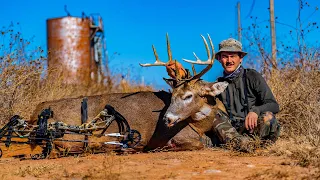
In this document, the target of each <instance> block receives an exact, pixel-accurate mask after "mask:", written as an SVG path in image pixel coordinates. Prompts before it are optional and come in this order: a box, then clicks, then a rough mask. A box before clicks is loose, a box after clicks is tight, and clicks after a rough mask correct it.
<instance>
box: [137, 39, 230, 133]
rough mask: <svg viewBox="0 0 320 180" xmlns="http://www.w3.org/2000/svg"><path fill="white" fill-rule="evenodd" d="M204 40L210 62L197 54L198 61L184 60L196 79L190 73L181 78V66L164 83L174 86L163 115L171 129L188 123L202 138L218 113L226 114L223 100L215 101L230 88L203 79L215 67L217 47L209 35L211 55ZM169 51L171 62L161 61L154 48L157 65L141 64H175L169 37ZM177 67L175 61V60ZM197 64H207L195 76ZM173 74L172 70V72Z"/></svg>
mask: <svg viewBox="0 0 320 180" xmlns="http://www.w3.org/2000/svg"><path fill="white" fill-rule="evenodd" d="M201 37H202V39H203V41H204V44H205V47H206V52H207V56H208V59H207V60H206V61H201V60H200V59H199V58H198V56H197V55H196V54H195V53H193V54H194V56H195V58H196V61H191V60H187V59H183V60H184V61H186V62H188V63H191V64H192V70H193V76H190V73H188V72H187V73H186V74H183V75H184V76H182V75H181V72H186V71H185V70H183V71H181V66H179V67H180V68H179V67H178V66H176V73H175V74H176V76H171V77H173V78H172V79H165V78H164V80H165V81H166V82H167V83H168V84H169V85H170V86H171V87H172V89H173V92H172V97H171V103H170V105H169V107H168V109H167V111H166V113H165V115H164V121H165V124H166V125H167V126H168V127H169V128H170V127H174V126H175V125H177V124H178V123H179V122H182V121H184V120H188V122H189V123H190V126H192V128H193V129H194V130H195V131H197V133H198V134H199V135H200V136H202V135H203V134H204V133H205V132H208V131H210V130H212V124H213V123H212V121H213V119H214V117H215V115H216V114H217V110H218V109H220V110H221V111H224V112H225V111H226V110H225V107H224V105H223V104H222V102H221V101H219V100H218V99H216V98H215V96H216V95H218V94H220V93H222V92H223V91H224V90H225V89H226V88H227V86H228V83H227V82H214V83H209V82H204V81H202V80H201V79H200V78H201V76H203V75H204V74H205V73H207V72H208V71H209V70H210V68H211V67H212V65H213V62H214V57H215V54H214V46H213V43H212V40H211V38H210V35H209V34H208V39H209V43H210V46H211V53H210V49H209V46H208V43H207V41H206V39H205V38H204V36H202V35H201ZM167 44H168V46H167V48H168V49H167V50H168V57H169V60H168V62H167V63H164V62H162V61H160V60H159V58H158V55H157V53H156V51H155V48H154V47H153V49H154V54H155V57H156V62H155V63H154V64H140V65H141V66H144V67H149V66H167V65H168V64H172V62H173V61H174V60H173V59H172V53H171V50H170V46H169V44H170V43H169V38H168V35H167ZM175 64H177V63H176V61H175ZM194 64H199V65H207V66H206V67H205V68H204V69H203V70H202V71H201V72H200V73H198V74H197V73H196V71H195V68H194ZM169 71H170V70H169Z"/></svg>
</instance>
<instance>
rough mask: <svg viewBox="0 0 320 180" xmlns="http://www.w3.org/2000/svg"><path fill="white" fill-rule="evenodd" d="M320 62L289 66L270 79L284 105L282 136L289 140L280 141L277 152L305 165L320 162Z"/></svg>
mask: <svg viewBox="0 0 320 180" xmlns="http://www.w3.org/2000/svg"><path fill="white" fill-rule="evenodd" d="M319 62H320V60H319V59H315V60H314V61H308V63H305V64H306V65H304V66H300V65H295V66H287V67H285V68H283V69H281V70H280V71H274V72H273V73H272V76H271V77H270V79H269V80H268V83H269V85H270V87H271V89H272V91H273V92H274V94H275V96H276V99H277V101H278V102H279V104H280V113H279V114H277V118H278V119H279V121H280V122H281V123H282V132H281V138H282V139H285V140H287V141H286V142H281V143H277V144H276V145H275V146H274V147H273V151H274V152H275V153H277V154H285V155H289V156H290V157H293V158H295V159H298V160H299V164H300V165H302V166H307V165H315V164H316V165H320V164H319V162H320V71H319V69H320V67H319V64H320V63H319Z"/></svg>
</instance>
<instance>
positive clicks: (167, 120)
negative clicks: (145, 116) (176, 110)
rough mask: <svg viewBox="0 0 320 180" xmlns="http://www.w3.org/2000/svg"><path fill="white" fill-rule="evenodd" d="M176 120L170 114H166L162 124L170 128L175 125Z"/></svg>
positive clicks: (176, 117) (177, 118) (174, 116)
mask: <svg viewBox="0 0 320 180" xmlns="http://www.w3.org/2000/svg"><path fill="white" fill-rule="evenodd" d="M178 120H179V117H178V116H176V115H173V114H171V113H168V114H166V115H165V116H164V122H165V124H166V125H167V126H168V127H172V126H174V125H175V124H177V122H178Z"/></svg>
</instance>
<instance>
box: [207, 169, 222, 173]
mask: <svg viewBox="0 0 320 180" xmlns="http://www.w3.org/2000/svg"><path fill="white" fill-rule="evenodd" d="M203 173H205V174H213V173H221V171H220V170H216V169H208V170H205V171H204V172H203Z"/></svg>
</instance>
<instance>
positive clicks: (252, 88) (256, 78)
mask: <svg viewBox="0 0 320 180" xmlns="http://www.w3.org/2000/svg"><path fill="white" fill-rule="evenodd" d="M244 71H245V72H246V73H245V76H244ZM244 79H245V80H246V81H244ZM218 81H220V82H221V81H227V82H228V83H229V85H228V87H227V89H226V90H225V91H224V92H223V93H222V94H220V95H219V96H218V98H219V99H220V100H221V101H222V102H223V104H224V105H225V107H226V109H227V111H228V114H229V116H230V119H244V118H245V116H246V114H247V113H248V112H255V113H257V114H258V116H260V115H262V113H264V112H267V111H270V112H272V113H274V114H276V113H278V112H279V104H278V103H277V101H276V99H275V98H274V96H273V94H272V92H271V89H270V88H269V86H268V85H267V83H266V81H265V80H264V78H263V77H262V76H261V74H260V73H258V72H257V71H256V70H254V69H244V68H243V67H242V66H241V67H240V68H239V73H237V75H236V76H234V77H232V78H226V77H220V78H218ZM245 87H246V88H245ZM246 92H247V93H246ZM245 94H247V101H246V96H245ZM228 95H229V96H228ZM228 97H229V98H228ZM228 102H229V103H228ZM246 102H247V103H246Z"/></svg>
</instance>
